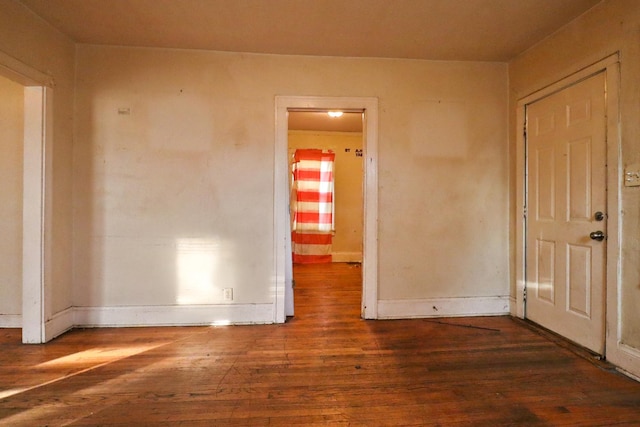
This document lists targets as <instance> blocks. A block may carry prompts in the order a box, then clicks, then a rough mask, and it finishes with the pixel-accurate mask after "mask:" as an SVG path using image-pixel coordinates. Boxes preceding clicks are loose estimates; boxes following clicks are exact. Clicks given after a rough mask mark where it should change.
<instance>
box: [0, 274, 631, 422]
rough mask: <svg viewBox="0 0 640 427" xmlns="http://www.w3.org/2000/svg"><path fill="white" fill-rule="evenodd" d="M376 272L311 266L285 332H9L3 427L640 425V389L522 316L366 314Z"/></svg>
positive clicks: (0, 396) (1, 361) (0, 394)
mask: <svg viewBox="0 0 640 427" xmlns="http://www.w3.org/2000/svg"><path fill="white" fill-rule="evenodd" d="M360 274H361V273H360V267H359V266H358V265H350V264H331V265H321V266H299V267H296V272H295V277H296V290H295V298H296V316H295V317H294V318H292V319H290V320H289V321H288V322H287V323H286V324H284V325H259V326H228V327H176V328H124V329H91V330H74V331H71V332H70V333H67V334H65V335H63V336H61V337H59V338H58V339H56V340H54V341H53V342H51V343H49V344H46V345H36V346H26V345H22V344H20V343H19V341H20V331H19V330H7V329H5V330H0V425H8V426H44V425H47V426H59V425H73V426H96V425H126V426H143V425H148V426H217V425H220V426H264V425H280V426H296V425H300V426H314V425H331V426H387V425H402V426H543V425H546V426H553V425H566V426H613V425H629V426H631V425H640V383H638V382H635V381H633V380H631V379H629V378H627V377H624V376H622V375H620V374H618V373H616V372H615V371H614V370H612V369H611V368H610V367H609V366H608V365H607V364H606V363H596V362H590V361H589V360H587V359H585V358H582V357H578V356H576V355H575V354H574V353H573V352H572V351H570V349H569V348H567V346H566V345H565V346H560V345H558V344H557V343H555V342H554V341H552V340H549V339H547V338H546V337H545V336H544V334H541V333H538V332H537V331H536V330H535V329H533V328H530V327H528V326H527V325H526V324H524V323H523V322H520V321H517V320H512V319H511V318H509V317H488V318H456V319H453V318H449V319H418V320H397V321H364V320H361V319H360V318H359V315H360V286H361V285H360V280H361V276H360Z"/></svg>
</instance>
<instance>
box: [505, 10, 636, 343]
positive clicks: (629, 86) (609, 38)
mask: <svg viewBox="0 0 640 427" xmlns="http://www.w3.org/2000/svg"><path fill="white" fill-rule="evenodd" d="M616 52H619V53H620V64H621V65H620V67H621V81H620V84H621V87H620V120H621V141H622V142H621V144H622V147H621V149H622V151H621V156H622V161H621V163H622V166H623V167H624V166H626V165H629V164H633V163H638V162H640V145H639V144H638V138H639V136H640V77H639V76H640V4H639V3H638V1H637V0H605V1H604V2H603V3H601V4H600V5H598V6H597V7H595V8H594V9H592V10H591V11H590V12H588V13H586V14H585V15H583V16H581V17H580V18H578V19H577V20H575V21H574V22H572V23H571V24H569V25H568V26H566V27H565V28H563V29H562V30H561V31H560V32H558V33H557V34H555V35H553V36H552V37H550V38H548V39H547V40H545V41H544V42H542V43H541V44H539V45H538V46H536V47H534V48H532V49H530V50H529V51H527V52H525V53H524V54H523V55H521V56H520V57H518V58H516V59H514V60H513V61H512V62H511V63H510V64H509V80H510V104H511V108H510V111H511V116H510V141H511V144H510V146H511V149H510V157H511V161H510V164H511V176H512V181H511V182H512V183H514V182H515V165H516V161H517V159H516V158H515V142H516V136H515V135H516V131H517V129H516V128H515V120H516V117H515V105H516V102H517V100H518V99H519V98H521V97H523V96H525V95H528V94H529V93H531V92H533V91H535V90H537V89H540V88H543V87H545V86H547V85H549V84H550V83H553V82H555V81H558V80H560V79H561V78H563V77H565V76H568V75H570V74H572V73H574V72H576V71H578V70H580V69H582V68H584V67H586V66H588V65H591V64H593V63H596V62H597V61H599V60H601V59H603V58H605V57H607V56H609V55H611V54H613V53H616ZM609 143H615V141H609ZM609 191H610V192H611V191H613V190H612V189H609ZM514 195H515V187H514V185H512V186H511V196H512V200H515V197H514ZM620 196H621V204H622V211H623V215H622V217H621V224H622V241H621V244H622V263H621V267H622V286H621V293H620V294H619V296H618V297H619V299H620V301H621V314H620V324H621V327H622V336H621V338H622V342H623V343H624V344H627V345H629V346H631V347H635V348H636V349H640V286H639V283H640V268H638V266H639V265H640V243H639V242H640V239H639V236H640V188H638V187H630V188H624V187H623V188H622V192H621V195H620ZM515 215H516V207H515V206H514V205H513V204H512V206H511V224H512V225H513V224H515ZM609 215H616V213H614V212H609ZM513 235H514V228H513V226H512V236H513ZM512 241H513V240H512ZM611 250H615V248H611ZM513 282H514V281H513V280H512V283H513ZM608 286H616V284H615V283H609V284H608ZM514 291H515V290H514V288H512V292H514Z"/></svg>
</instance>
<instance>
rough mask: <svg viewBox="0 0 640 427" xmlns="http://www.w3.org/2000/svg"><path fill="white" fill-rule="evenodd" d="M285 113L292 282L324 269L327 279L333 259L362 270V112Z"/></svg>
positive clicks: (292, 309) (292, 311)
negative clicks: (310, 272) (286, 117)
mask: <svg viewBox="0 0 640 427" xmlns="http://www.w3.org/2000/svg"><path fill="white" fill-rule="evenodd" d="M288 113H289V114H288V150H287V155H288V159H289V168H290V170H291V173H290V175H289V176H290V182H289V186H290V188H291V191H290V193H289V194H290V197H289V207H290V231H291V236H292V238H291V242H292V250H291V253H292V257H293V264H292V270H291V272H292V287H294V286H295V284H296V283H298V284H300V283H301V282H300V280H299V279H301V278H302V277H306V276H300V274H308V271H313V272H314V273H315V274H319V275H320V276H322V274H323V273H322V272H325V271H326V273H327V274H326V277H327V280H329V278H330V277H332V273H331V272H332V271H333V269H332V266H331V265H329V264H332V263H348V264H350V265H351V267H352V268H354V269H357V270H359V271H361V270H360V267H361V264H362V258H363V257H362V253H363V251H362V248H363V240H364V239H363V223H364V212H363V207H364V195H363V182H364V167H363V163H364V162H363V158H364V157H363V148H364V141H363V121H364V111H362V110H360V111H344V110H331V111H330V110H315V111H307V110H295V109H292V110H289V111H288ZM290 262H291V261H290V260H287V264H288V265H289V263H290ZM309 264H315V265H309ZM303 271H304V272H307V273H301V272H303ZM360 281H361V280H360ZM360 288H361V284H360ZM294 292H295V290H294ZM333 295H334V296H335V295H337V293H336V292H334V293H333ZM291 296H292V297H293V293H292V294H291ZM326 296H327V297H330V296H331V295H329V294H327V295H326ZM358 300H361V298H358ZM295 301H296V300H295V298H287V299H286V304H287V307H286V312H287V313H286V314H287V316H292V315H294V314H295V311H296V309H295V307H294V305H295Z"/></svg>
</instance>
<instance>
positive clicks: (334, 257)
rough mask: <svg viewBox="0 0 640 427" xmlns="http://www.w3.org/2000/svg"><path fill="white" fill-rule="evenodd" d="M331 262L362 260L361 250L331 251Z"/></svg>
mask: <svg viewBox="0 0 640 427" xmlns="http://www.w3.org/2000/svg"><path fill="white" fill-rule="evenodd" d="M331 261H332V262H362V252H332V253H331Z"/></svg>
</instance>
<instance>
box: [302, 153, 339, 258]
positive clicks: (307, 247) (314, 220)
mask: <svg viewBox="0 0 640 427" xmlns="http://www.w3.org/2000/svg"><path fill="white" fill-rule="evenodd" d="M334 161H335V153H333V152H332V151H330V150H329V151H323V150H316V149H304V150H296V152H295V154H294V162H293V167H292V173H293V176H292V186H291V187H292V189H291V222H292V224H291V244H292V251H293V262H294V263H300V264H310V263H321V262H331V243H332V240H333V234H334V231H335V227H334V221H333V219H334V205H333V189H334V184H333V165H334Z"/></svg>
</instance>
